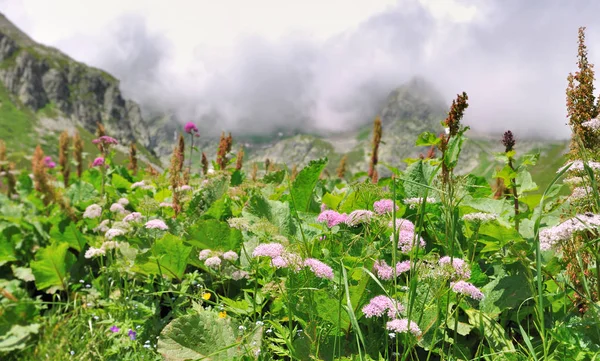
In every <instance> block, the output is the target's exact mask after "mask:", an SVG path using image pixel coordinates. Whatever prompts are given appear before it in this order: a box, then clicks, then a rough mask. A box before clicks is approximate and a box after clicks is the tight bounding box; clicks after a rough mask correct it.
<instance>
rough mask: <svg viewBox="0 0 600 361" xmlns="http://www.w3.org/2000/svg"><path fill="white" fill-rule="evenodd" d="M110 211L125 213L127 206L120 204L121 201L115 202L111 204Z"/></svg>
mask: <svg viewBox="0 0 600 361" xmlns="http://www.w3.org/2000/svg"><path fill="white" fill-rule="evenodd" d="M110 211H111V212H113V213H124V212H125V208H123V205H121V204H119V203H113V204H112V205H111V206H110Z"/></svg>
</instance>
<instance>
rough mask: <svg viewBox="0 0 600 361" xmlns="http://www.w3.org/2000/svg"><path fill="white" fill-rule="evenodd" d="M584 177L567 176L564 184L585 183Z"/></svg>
mask: <svg viewBox="0 0 600 361" xmlns="http://www.w3.org/2000/svg"><path fill="white" fill-rule="evenodd" d="M583 182H584V179H583V177H569V178H565V179H564V180H563V183H564V184H570V185H575V186H576V185H580V184H583Z"/></svg>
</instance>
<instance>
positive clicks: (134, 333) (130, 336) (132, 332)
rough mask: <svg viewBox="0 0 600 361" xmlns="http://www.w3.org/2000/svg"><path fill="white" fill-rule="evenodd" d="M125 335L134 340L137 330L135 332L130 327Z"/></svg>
mask: <svg viewBox="0 0 600 361" xmlns="http://www.w3.org/2000/svg"><path fill="white" fill-rule="evenodd" d="M127 335H128V336H129V339H131V341H135V338H136V336H137V332H135V331H134V330H132V329H129V332H128V333H127Z"/></svg>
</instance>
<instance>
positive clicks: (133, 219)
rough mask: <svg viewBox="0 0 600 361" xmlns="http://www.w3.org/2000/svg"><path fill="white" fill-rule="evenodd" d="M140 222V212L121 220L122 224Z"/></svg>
mask: <svg viewBox="0 0 600 361" xmlns="http://www.w3.org/2000/svg"><path fill="white" fill-rule="evenodd" d="M140 220H142V214H141V213H140V212H132V213H130V214H128V215H126V216H125V218H123V222H139V221H140Z"/></svg>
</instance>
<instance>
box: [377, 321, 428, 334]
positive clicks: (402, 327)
mask: <svg viewBox="0 0 600 361" xmlns="http://www.w3.org/2000/svg"><path fill="white" fill-rule="evenodd" d="M386 328H387V329H388V331H392V332H396V333H405V332H410V333H412V334H413V335H415V336H416V337H419V336H421V329H420V328H419V326H418V325H417V324H416V323H415V322H414V321H410V323H409V322H408V319H406V318H402V319H396V320H391V321H389V322H388V323H387V324H386Z"/></svg>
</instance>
